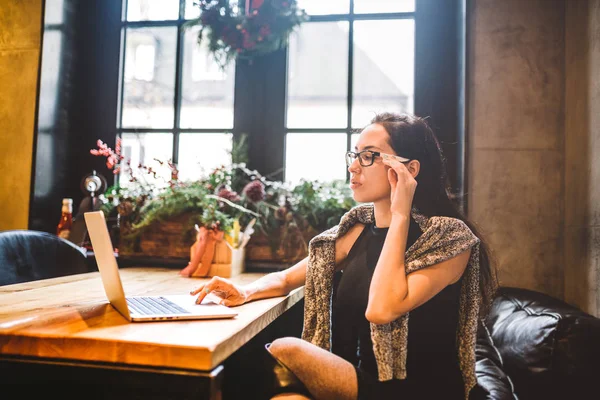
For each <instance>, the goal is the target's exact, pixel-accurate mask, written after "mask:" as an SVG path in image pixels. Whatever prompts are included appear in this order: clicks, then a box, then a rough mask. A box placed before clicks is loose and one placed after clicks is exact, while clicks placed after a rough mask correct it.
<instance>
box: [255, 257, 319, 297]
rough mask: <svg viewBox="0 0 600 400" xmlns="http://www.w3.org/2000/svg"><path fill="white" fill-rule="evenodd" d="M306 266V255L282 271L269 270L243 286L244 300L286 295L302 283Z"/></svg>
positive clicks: (304, 279) (304, 278)
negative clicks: (268, 272) (269, 271)
mask: <svg viewBox="0 0 600 400" xmlns="http://www.w3.org/2000/svg"><path fill="white" fill-rule="evenodd" d="M307 266H308V257H306V258H304V259H302V260H301V261H299V262H298V263H296V264H295V265H293V266H291V267H289V268H287V269H285V270H283V271H278V272H271V273H270V274H267V275H265V276H263V277H262V278H259V279H257V280H255V281H254V282H252V283H250V284H248V285H246V286H244V290H245V292H246V301H252V300H258V299H266V298H269V297H278V296H285V295H287V294H288V293H289V292H291V291H292V290H294V289H296V288H299V287H300V286H302V285H304V282H305V281H306V267H307Z"/></svg>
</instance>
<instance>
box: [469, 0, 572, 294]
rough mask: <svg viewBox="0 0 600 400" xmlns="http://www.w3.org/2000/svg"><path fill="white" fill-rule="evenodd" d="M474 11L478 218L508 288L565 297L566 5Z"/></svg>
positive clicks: (509, 4)
mask: <svg viewBox="0 0 600 400" xmlns="http://www.w3.org/2000/svg"><path fill="white" fill-rule="evenodd" d="M469 6H470V10H469V11H470V16H469V19H470V20H469V26H468V27H467V35H468V71H469V72H468V76H467V82H468V94H467V96H468V107H469V109H468V137H469V143H468V148H467V149H468V150H467V151H468V154H469V165H468V174H469V183H468V185H469V189H468V201H469V216H470V217H471V218H472V219H473V221H474V222H475V223H477V224H478V225H479V226H480V227H481V229H482V232H483V233H484V234H486V236H487V238H488V239H489V242H490V246H491V247H492V249H493V250H494V253H495V257H496V259H497V261H498V265H499V268H500V274H499V277H500V281H501V284H503V285H506V286H516V287H524V288H530V289H534V290H538V291H541V292H544V293H548V294H550V295H553V296H556V297H558V298H563V296H564V251H563V220H564V201H563V198H564V184H563V182H564V162H565V161H564V99H565V90H564V82H565V80H564V75H565V67H564V57H565V53H564V52H565V36H564V26H565V16H564V1H563V0H527V1H522V0H502V1H498V0H473V1H471V2H470V4H469Z"/></svg>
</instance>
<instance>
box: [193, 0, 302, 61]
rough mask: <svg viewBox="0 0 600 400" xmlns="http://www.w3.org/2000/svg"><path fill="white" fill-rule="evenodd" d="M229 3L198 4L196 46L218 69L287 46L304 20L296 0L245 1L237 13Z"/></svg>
mask: <svg viewBox="0 0 600 400" xmlns="http://www.w3.org/2000/svg"><path fill="white" fill-rule="evenodd" d="M232 3H235V2H232V1H230V0H199V1H198V2H196V3H195V4H196V5H197V6H198V7H199V8H200V16H199V17H198V18H197V19H195V20H192V21H190V22H189V23H188V24H187V25H186V26H188V27H189V26H194V25H199V26H200V31H199V33H198V44H202V43H203V42H205V41H206V42H207V43H208V49H209V51H210V52H211V53H212V55H213V58H214V60H215V61H216V62H217V64H218V65H219V66H220V67H221V68H223V69H224V68H225V67H226V66H227V65H228V64H229V62H231V61H232V60H233V59H235V58H242V59H248V60H251V59H252V58H253V57H256V56H258V55H262V54H267V53H270V52H273V51H275V50H278V49H280V48H283V47H285V46H286V45H287V42H288V38H289V34H290V33H291V32H292V31H293V30H294V29H295V28H296V27H298V26H299V25H300V24H301V23H302V22H304V21H306V20H307V19H308V17H307V14H306V12H305V11H304V10H303V9H301V8H299V7H298V4H297V2H296V0H246V1H245V2H244V5H245V9H244V10H240V9H239V8H238V7H237V6H235V5H233V4H232Z"/></svg>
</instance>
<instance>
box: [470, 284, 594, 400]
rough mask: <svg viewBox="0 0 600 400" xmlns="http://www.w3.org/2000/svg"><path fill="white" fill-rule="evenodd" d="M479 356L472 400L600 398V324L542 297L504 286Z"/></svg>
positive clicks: (483, 329)
mask: <svg viewBox="0 0 600 400" xmlns="http://www.w3.org/2000/svg"><path fill="white" fill-rule="evenodd" d="M476 355H477V366H476V372H477V380H478V387H477V388H476V389H477V390H473V391H472V396H471V398H473V399H479V398H484V399H519V400H529V399H565V398H570V399H587V398H596V397H597V396H598V393H597V392H596V390H597V389H596V387H597V383H596V382H595V379H598V377H600V319H599V318H596V317H594V316H592V315H590V314H587V313H585V312H583V311H581V310H579V309H577V308H576V307H574V306H571V305H569V304H567V303H565V302H563V301H561V300H559V299H556V298H553V297H551V296H548V295H546V294H543V293H539V292H535V291H532V290H527V289H521V288H512V287H502V288H500V290H499V292H498V294H497V296H496V298H495V300H494V303H493V306H492V308H491V310H490V313H489V315H488V317H487V319H486V321H485V325H482V326H480V329H479V332H478V341H477V348H476ZM590 396H591V397H590Z"/></svg>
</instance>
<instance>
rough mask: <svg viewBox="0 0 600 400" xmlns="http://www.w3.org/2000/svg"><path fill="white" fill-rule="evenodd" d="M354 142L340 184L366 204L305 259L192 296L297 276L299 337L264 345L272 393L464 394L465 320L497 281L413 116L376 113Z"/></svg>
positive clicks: (257, 287)
mask: <svg viewBox="0 0 600 400" xmlns="http://www.w3.org/2000/svg"><path fill="white" fill-rule="evenodd" d="M355 150H356V151H354V152H348V154H347V155H346V159H347V164H348V171H349V172H350V174H351V185H350V187H351V188H352V190H353V196H354V199H355V200H356V201H357V202H359V203H367V204H365V205H361V206H357V207H355V208H353V209H352V210H350V211H349V212H348V213H346V214H345V215H344V217H343V218H342V220H341V221H340V224H339V225H337V226H335V227H333V228H331V229H329V230H327V231H325V232H323V233H322V234H320V235H318V236H316V237H315V238H313V239H312V240H311V242H310V246H309V256H308V257H307V258H306V259H304V260H302V261H300V262H299V263H297V264H296V265H294V266H292V267H290V268H289V269H287V270H284V271H280V272H276V273H271V274H268V275H266V276H265V277H263V278H261V279H259V280H257V281H255V282H253V283H252V284H250V285H247V286H236V285H234V284H232V283H231V282H230V281H228V280H226V279H221V278H213V279H212V280H211V281H209V282H208V283H207V284H205V285H203V286H201V287H199V288H198V289H196V290H194V291H192V295H197V294H199V296H198V298H197V302H201V301H202V299H203V298H204V297H205V296H206V295H207V294H208V293H210V292H215V294H216V295H218V296H220V297H221V298H222V299H223V300H222V304H225V305H227V306H235V305H239V304H243V303H244V302H248V301H252V300H256V299H261V298H266V297H272V296H281V295H285V294H287V293H289V291H291V290H293V289H295V288H297V287H300V286H302V285H304V286H305V315H304V328H303V332H302V339H297V338H281V339H277V340H275V341H274V342H273V343H272V344H270V346H269V347H268V350H269V352H270V354H272V355H273V357H274V359H275V360H276V361H277V365H278V368H279V371H278V373H277V374H278V376H280V377H282V376H283V377H285V378H286V379H287V381H286V379H281V380H282V381H286V382H287V383H285V382H284V383H282V384H281V386H282V387H281V388H280V392H282V393H283V392H286V391H288V392H289V394H281V395H279V396H276V398H288V399H292V398H295V399H304V398H316V399H357V398H358V399H386V398H413V397H414V398H417V397H416V396H418V398H422V399H430V398H432V399H434V398H435V399H437V398H444V399H465V398H468V396H469V394H470V393H471V389H472V388H473V387H474V386H475V384H476V378H475V335H476V331H477V323H478V320H479V319H481V318H482V317H484V316H485V314H486V312H487V309H488V307H489V305H490V303H491V300H492V299H493V296H494V292H495V290H496V287H497V281H496V275H495V270H494V268H493V266H492V264H491V262H490V257H489V254H488V249H487V247H486V245H485V244H484V242H483V241H482V240H481V237H480V235H479V234H477V231H476V229H475V228H474V226H473V224H472V223H470V222H468V221H467V220H466V219H465V217H464V216H462V215H461V214H460V212H459V211H457V210H456V208H455V207H454V205H453V203H452V201H451V200H450V198H449V195H448V190H447V185H446V184H447V181H446V173H445V166H444V158H443V156H442V152H441V149H440V145H439V142H438V140H437V139H436V137H435V135H434V133H433V131H432V130H431V129H430V127H429V126H428V125H427V123H426V122H425V120H424V119H423V118H419V117H414V116H410V115H398V114H390V113H384V114H380V115H377V116H376V117H375V118H374V119H373V120H372V121H371V124H370V125H369V126H367V127H366V128H365V129H364V130H363V131H362V132H361V134H360V137H359V140H358V142H357V144H356V148H355ZM295 378H297V379H298V380H299V381H296V384H294V383H293V381H294V379H295ZM290 379H291V382H292V383H291V384H290V383H289V380H290ZM292 393H296V394H292Z"/></svg>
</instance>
